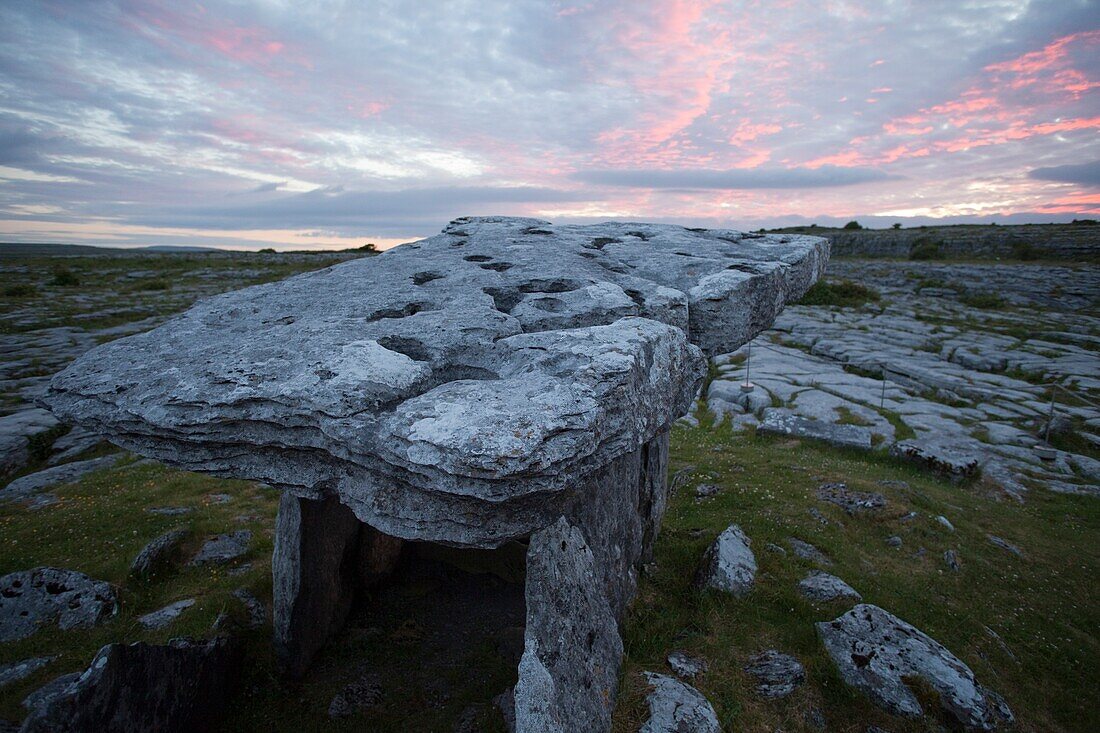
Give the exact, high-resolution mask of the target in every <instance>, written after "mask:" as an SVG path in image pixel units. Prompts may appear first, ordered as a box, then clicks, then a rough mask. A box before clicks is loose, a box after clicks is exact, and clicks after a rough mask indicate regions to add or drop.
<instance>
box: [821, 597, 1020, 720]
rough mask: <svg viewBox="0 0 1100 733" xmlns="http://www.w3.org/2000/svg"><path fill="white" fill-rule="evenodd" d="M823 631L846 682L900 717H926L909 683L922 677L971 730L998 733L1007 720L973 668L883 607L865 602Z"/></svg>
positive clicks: (823, 625) (951, 713)
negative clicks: (1001, 723) (907, 682)
mask: <svg viewBox="0 0 1100 733" xmlns="http://www.w3.org/2000/svg"><path fill="white" fill-rule="evenodd" d="M817 632H818V636H820V638H821V641H822V643H823V644H824V645H825V649H826V650H827V651H828V653H829V656H830V657H831V658H832V660H833V662H834V664H836V667H837V669H838V670H839V672H840V676H841V677H842V678H843V679H844V681H845V682H846V683H847V684H849V685H851V686H853V687H855V688H857V689H859V690H860V691H862V692H863V693H864V694H866V695H867V696H868V697H870V698H871V700H872V701H874V702H875V704H877V705H878V706H880V707H882V708H883V709H885V710H887V711H889V712H891V713H893V714H895V715H901V716H904V717H908V718H917V717H920V716H921V715H923V714H924V710H923V708H922V707H921V704H920V702H919V701H918V700H917V697H916V695H914V694H913V691H912V690H911V689H909V687H908V685H907V684H906V682H905V680H906V679H909V678H919V679H921V680H923V681H924V682H925V683H927V684H928V685H929V686H931V688H932V689H933V690H935V691H936V692H937V693H938V694H939V697H940V704H941V705H942V707H943V709H944V711H945V712H946V713H947V714H948V715H949V716H950V717H951V718H952V719H954V721H955V722H956V723H958V725H960V726H961V727H963V728H964V729H966V730H976V731H990V730H995V729H996V727H997V725H998V722H999V721H1000V720H1002V719H1004V713H1003V712H1002V711H1001V709H1000V708H1001V706H1000V705H998V704H996V703H995V702H994V698H993V697H991V696H990V695H988V694H987V693H986V691H985V690H984V689H983V688H982V686H981V685H979V684H978V682H977V680H975V678H974V673H973V672H972V671H971V670H970V668H969V667H968V666H966V665H965V664H964V663H963V662H962V661H960V660H959V659H958V658H957V657H956V656H955V655H954V654H952V653H951V652H949V651H948V650H947V649H946V648H944V647H943V646H942V645H941V644H939V643H938V642H937V641H936V640H934V639H932V638H931V637H930V636H928V635H927V634H924V633H923V632H921V631H919V630H918V629H916V628H914V627H913V626H910V625H909V624H907V623H905V622H904V621H902V620H901V619H899V618H897V617H896V616H893V615H892V614H890V613H887V612H886V611H884V610H882V609H881V608H879V607H877V606H872V605H870V604H866V603H865V604H860V605H858V606H856V607H855V608H853V609H852V610H850V611H848V612H847V613H845V614H844V615H843V616H840V617H839V618H837V619H836V620H834V621H823V622H821V623H818V624H817ZM1003 707H1004V709H1005V710H1006V711H1007V706H1003Z"/></svg>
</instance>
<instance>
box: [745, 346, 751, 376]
mask: <svg viewBox="0 0 1100 733" xmlns="http://www.w3.org/2000/svg"><path fill="white" fill-rule="evenodd" d="M751 365H752V341H750V342H749V353H748V356H746V357H745V384H749V367H750V366H751Z"/></svg>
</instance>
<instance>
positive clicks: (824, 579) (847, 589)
mask: <svg viewBox="0 0 1100 733" xmlns="http://www.w3.org/2000/svg"><path fill="white" fill-rule="evenodd" d="M798 592H799V593H801V594H802V595H803V596H805V597H806V598H809V599H810V600H811V601H820V602H823V603H827V602H829V601H835V600H837V599H838V598H852V599H855V600H857V601H858V600H860V599H861V598H862V596H860V595H859V593H857V592H856V590H855V588H853V587H852V586H850V585H848V584H847V583H845V582H844V581H843V580H841V579H840V578H838V577H836V576H835V575H830V574H829V573H823V572H821V571H819V570H815V571H814V572H811V573H810V574H809V575H807V576H806V577H805V578H803V579H802V580H801V581H800V582H799V584H798Z"/></svg>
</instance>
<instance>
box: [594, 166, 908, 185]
mask: <svg viewBox="0 0 1100 733" xmlns="http://www.w3.org/2000/svg"><path fill="white" fill-rule="evenodd" d="M573 178H574V179H576V180H578V181H583V182H584V183H591V184H595V185H598V186H625V187H630V188H655V189H693V188H716V189H756V188H827V187H833V186H854V185H856V184H859V183H871V182H874V181H885V180H889V179H890V178H892V176H888V175H887V174H886V173H883V172H882V171H878V170H875V169H873V168H839V167H836V166H828V165H825V166H821V167H820V168H750V169H740V168H734V169H731V170H707V169H686V170H642V169H627V170H590V171H580V172H578V173H574V174H573Z"/></svg>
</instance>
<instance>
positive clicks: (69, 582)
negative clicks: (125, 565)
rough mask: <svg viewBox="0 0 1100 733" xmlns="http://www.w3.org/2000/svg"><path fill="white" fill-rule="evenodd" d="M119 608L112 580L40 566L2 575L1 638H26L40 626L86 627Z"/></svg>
mask: <svg viewBox="0 0 1100 733" xmlns="http://www.w3.org/2000/svg"><path fill="white" fill-rule="evenodd" d="M116 610H118V604H117V601H116V599H115V591H114V589H113V588H112V587H111V585H110V583H107V582H106V581H103V580H93V579H91V578H89V577H88V576H87V575H85V574H84V573H78V572H76V571H75V570H62V569H60V568H50V567H39V568H34V569H33V570H20V571H17V572H14V573H8V574H7V575H5V576H4V577H2V578H0V641H14V640H16V639H24V638H26V637H28V636H30V635H31V634H33V633H34V632H35V631H36V630H37V629H38V627H39V626H42V625H44V624H52V623H55V622H56V623H57V625H58V627H59V628H61V629H77V628H80V629H86V628H89V627H91V626H94V625H95V624H97V623H99V622H100V621H101V620H103V619H104V618H105V617H107V616H110V615H112V614H114V613H115V611H116Z"/></svg>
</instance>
